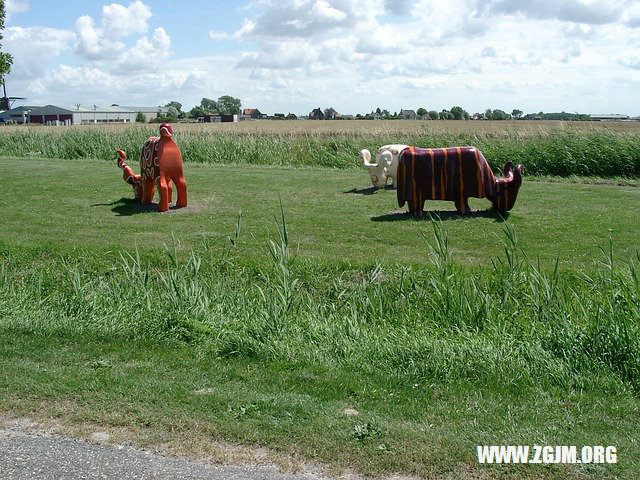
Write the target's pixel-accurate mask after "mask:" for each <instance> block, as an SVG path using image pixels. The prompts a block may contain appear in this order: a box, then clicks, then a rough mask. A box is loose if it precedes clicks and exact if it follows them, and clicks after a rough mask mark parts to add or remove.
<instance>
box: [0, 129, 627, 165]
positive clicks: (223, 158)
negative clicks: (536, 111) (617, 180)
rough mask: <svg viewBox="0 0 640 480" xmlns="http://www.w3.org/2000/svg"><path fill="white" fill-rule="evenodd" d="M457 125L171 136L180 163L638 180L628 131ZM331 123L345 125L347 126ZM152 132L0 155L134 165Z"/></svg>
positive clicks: (51, 143) (84, 132) (11, 149)
mask: <svg viewBox="0 0 640 480" xmlns="http://www.w3.org/2000/svg"><path fill="white" fill-rule="evenodd" d="M294 123H297V122H294ZM353 123H354V124H355V123H356V122H353ZM436 123H440V122H436ZM462 123H465V124H466V127H465V126H463V127H462V128H455V129H452V130H438V129H437V128H434V127H433V123H429V122H427V123H425V124H424V125H422V128H416V126H415V124H414V125H412V126H411V127H410V128H409V127H408V125H409V124H407V129H406V130H402V128H401V124H402V122H400V123H399V124H398V123H396V124H395V126H394V128H392V129H390V130H388V131H384V130H383V131H380V130H379V129H377V128H376V127H377V126H378V125H381V124H378V123H374V122H364V123H362V122H361V123H360V124H359V126H358V127H357V128H347V129H345V130H344V131H340V130H338V131H330V132H322V131H316V130H314V122H305V124H306V125H308V128H307V129H306V130H305V129H303V128H294V129H288V128H287V125H292V124H291V123H290V122H286V123H285V122H283V123H282V125H283V128H282V129H281V130H278V129H276V130H273V131H260V130H256V131H242V130H239V131H233V130H230V131H215V130H206V129H204V128H203V129H201V130H200V131H187V130H184V131H180V130H178V131H177V132H176V135H175V138H176V141H177V142H178V144H179V145H180V148H181V150H182V154H183V156H184V158H185V161H187V162H192V163H214V164H230V163H239V164H253V165H280V166H287V165H290V166H324V167H334V168H341V169H354V168H356V166H357V159H358V154H359V152H360V150H361V149H362V148H368V149H369V150H371V151H375V150H376V149H377V148H378V147H379V146H381V145H385V144H388V143H401V144H408V145H416V146H425V147H446V146H459V145H475V146H477V147H478V148H480V150H481V151H483V153H484V155H485V157H486V158H487V160H488V161H489V164H490V165H491V166H492V168H493V169H494V170H495V171H496V172H500V171H502V166H503V165H504V164H505V163H506V162H507V161H508V160H510V161H512V162H513V163H514V164H516V163H522V164H523V165H524V172H525V174H528V175H556V176H569V175H583V176H584V175H588V176H601V177H615V176H620V177H629V178H638V177H640V135H638V133H637V132H636V131H633V130H629V131H624V130H623V131H614V130H608V129H604V128H598V129H588V130H579V129H577V128H568V127H565V126H564V125H563V124H559V126H558V127H556V128H554V127H551V128H548V127H545V128H539V129H534V127H535V125H532V127H531V131H526V132H523V131H522V130H518V129H515V128H514V129H513V130H509V129H507V128H505V127H503V126H500V127H499V128H493V129H488V130H482V129H475V128H474V127H475V126H474V125H473V123H476V122H462ZM497 123H502V122H497ZM333 124H335V125H337V126H340V125H345V126H350V125H351V124H352V122H333ZM505 125H508V124H505ZM399 126H400V128H398V127H399ZM458 127H460V125H458ZM229 128H230V129H231V127H229ZM156 129H157V126H154V127H149V128H127V129H113V130H111V129H109V128H94V129H68V130H59V129H58V130H56V131H52V130H44V129H43V130H38V129H29V130H26V129H25V130H15V129H11V130H6V131H3V132H2V135H1V136H0V156H19V157H29V156H35V157H47V158H63V159H78V158H83V159H94V158H99V159H103V160H111V159H113V158H115V151H116V149H118V148H124V149H125V150H126V151H127V152H128V153H129V156H130V157H131V158H137V156H138V155H139V152H140V146H141V145H142V144H143V143H144V141H145V140H146V138H147V137H148V136H150V135H157V130H156Z"/></svg>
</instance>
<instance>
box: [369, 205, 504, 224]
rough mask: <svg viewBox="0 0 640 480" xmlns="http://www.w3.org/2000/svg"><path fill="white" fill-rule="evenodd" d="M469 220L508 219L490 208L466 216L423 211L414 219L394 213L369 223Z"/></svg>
mask: <svg viewBox="0 0 640 480" xmlns="http://www.w3.org/2000/svg"><path fill="white" fill-rule="evenodd" d="M471 218H491V219H493V220H495V221H496V222H498V223H502V222H505V221H506V220H507V219H508V218H509V212H504V213H499V212H497V211H495V210H494V209H492V208H490V209H488V210H475V211H472V212H470V213H467V214H466V215H462V214H461V213H458V212H456V211H451V210H434V211H431V212H430V211H425V212H424V215H422V217H415V216H414V215H412V214H411V213H409V212H395V213H387V214H386V215H378V216H377V217H371V221H373V222H400V221H403V220H404V221H407V220H415V221H423V220H426V221H431V219H433V220H440V221H443V222H444V221H447V220H468V219H471Z"/></svg>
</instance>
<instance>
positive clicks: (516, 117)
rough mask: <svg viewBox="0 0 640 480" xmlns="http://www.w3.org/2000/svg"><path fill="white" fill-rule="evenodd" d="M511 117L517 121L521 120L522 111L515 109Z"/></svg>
mask: <svg viewBox="0 0 640 480" xmlns="http://www.w3.org/2000/svg"><path fill="white" fill-rule="evenodd" d="M511 116H512V117H513V118H515V119H520V118H521V117H522V110H518V109H517V108H514V109H513V111H512V112H511Z"/></svg>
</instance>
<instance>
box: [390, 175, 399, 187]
mask: <svg viewBox="0 0 640 480" xmlns="http://www.w3.org/2000/svg"><path fill="white" fill-rule="evenodd" d="M391 185H393V188H398V179H397V178H396V177H391Z"/></svg>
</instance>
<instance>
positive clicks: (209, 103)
mask: <svg viewBox="0 0 640 480" xmlns="http://www.w3.org/2000/svg"><path fill="white" fill-rule="evenodd" d="M200 109H201V110H203V111H204V112H206V113H205V115H206V114H210V113H219V111H218V103H217V102H216V101H215V100H211V99H210V98H203V99H202V100H200Z"/></svg>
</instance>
